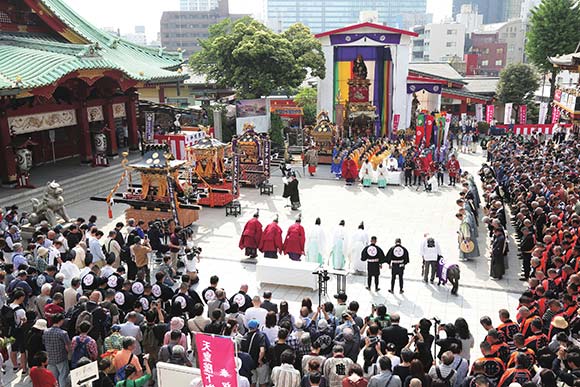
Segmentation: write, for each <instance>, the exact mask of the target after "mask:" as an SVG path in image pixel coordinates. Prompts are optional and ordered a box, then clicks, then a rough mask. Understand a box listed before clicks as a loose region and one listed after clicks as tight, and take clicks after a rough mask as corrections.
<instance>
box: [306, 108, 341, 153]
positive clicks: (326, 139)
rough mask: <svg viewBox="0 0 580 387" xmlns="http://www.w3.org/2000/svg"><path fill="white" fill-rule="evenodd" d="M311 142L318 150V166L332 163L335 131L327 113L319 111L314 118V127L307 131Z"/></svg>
mask: <svg viewBox="0 0 580 387" xmlns="http://www.w3.org/2000/svg"><path fill="white" fill-rule="evenodd" d="M307 134H308V135H309V136H310V138H311V139H312V141H313V142H314V143H315V144H316V147H317V148H318V162H319V163H320V164H331V163H332V149H333V146H334V141H335V135H336V129H335V126H334V124H333V123H332V122H330V118H329V117H328V112H326V111H321V112H320V113H318V116H317V117H316V125H315V126H314V127H313V128H310V129H309V130H308V131H307Z"/></svg>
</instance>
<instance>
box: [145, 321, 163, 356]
mask: <svg viewBox="0 0 580 387" xmlns="http://www.w3.org/2000/svg"><path fill="white" fill-rule="evenodd" d="M153 328H154V326H153V325H151V326H147V325H146V326H145V327H143V340H142V341H141V346H142V347H143V352H145V353H156V352H157V351H158V349H159V340H157V337H155V331H154V329H153Z"/></svg>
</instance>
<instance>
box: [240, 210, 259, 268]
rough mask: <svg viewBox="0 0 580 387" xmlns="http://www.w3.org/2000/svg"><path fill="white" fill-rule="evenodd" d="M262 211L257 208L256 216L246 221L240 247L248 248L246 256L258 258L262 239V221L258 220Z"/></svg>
mask: <svg viewBox="0 0 580 387" xmlns="http://www.w3.org/2000/svg"><path fill="white" fill-rule="evenodd" d="M259 216H260V213H259V211H258V210H256V213H255V214H254V217H253V218H252V219H250V220H248V222H247V223H246V225H245V226H244V231H243V232H242V236H241V237H240V249H246V257H250V258H256V257H257V256H258V246H259V245H260V240H261V239H262V223H260V221H259V220H258V217H259Z"/></svg>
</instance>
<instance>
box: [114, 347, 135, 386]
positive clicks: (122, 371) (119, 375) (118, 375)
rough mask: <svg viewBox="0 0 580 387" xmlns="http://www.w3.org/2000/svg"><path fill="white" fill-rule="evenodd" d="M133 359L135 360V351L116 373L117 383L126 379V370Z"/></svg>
mask: <svg viewBox="0 0 580 387" xmlns="http://www.w3.org/2000/svg"><path fill="white" fill-rule="evenodd" d="M131 360H133V353H131V356H129V361H128V362H127V364H125V365H124V366H123V367H121V368H119V369H118V370H117V372H116V373H115V383H117V382H120V381H123V380H125V370H126V368H127V366H128V365H129V364H131Z"/></svg>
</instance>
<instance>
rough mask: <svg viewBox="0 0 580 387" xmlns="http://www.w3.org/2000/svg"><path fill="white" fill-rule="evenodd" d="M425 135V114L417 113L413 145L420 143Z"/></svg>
mask: <svg viewBox="0 0 580 387" xmlns="http://www.w3.org/2000/svg"><path fill="white" fill-rule="evenodd" d="M424 135H425V114H423V113H419V114H418V115H417V128H416V131H415V145H419V144H421V140H422V139H423V136H424Z"/></svg>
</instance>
